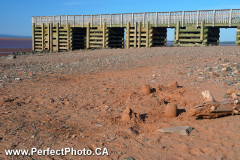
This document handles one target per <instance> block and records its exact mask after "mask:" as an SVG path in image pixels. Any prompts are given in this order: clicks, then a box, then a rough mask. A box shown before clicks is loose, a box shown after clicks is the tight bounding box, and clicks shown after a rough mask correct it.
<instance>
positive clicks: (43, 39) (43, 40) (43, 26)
mask: <svg viewBox="0 0 240 160" xmlns="http://www.w3.org/2000/svg"><path fill="white" fill-rule="evenodd" d="M42 50H44V23H42Z"/></svg>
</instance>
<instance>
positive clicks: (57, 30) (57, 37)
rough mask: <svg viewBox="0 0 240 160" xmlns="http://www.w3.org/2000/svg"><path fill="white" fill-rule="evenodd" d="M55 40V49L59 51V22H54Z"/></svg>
mask: <svg viewBox="0 0 240 160" xmlns="http://www.w3.org/2000/svg"><path fill="white" fill-rule="evenodd" d="M56 41H57V42H56V47H57V51H59V23H57V24H56Z"/></svg>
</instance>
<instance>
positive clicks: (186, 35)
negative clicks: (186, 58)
mask: <svg viewBox="0 0 240 160" xmlns="http://www.w3.org/2000/svg"><path fill="white" fill-rule="evenodd" d="M200 36H201V35H200V34H179V37H200Z"/></svg>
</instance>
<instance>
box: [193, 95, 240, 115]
mask: <svg viewBox="0 0 240 160" xmlns="http://www.w3.org/2000/svg"><path fill="white" fill-rule="evenodd" d="M202 95H203V100H204V101H205V102H204V103H203V104H201V105H198V106H195V107H194V108H192V109H191V112H190V114H191V116H194V117H197V118H217V117H222V116H227V115H234V114H238V113H239V108H240V103H239V102H238V99H236V98H235V99H231V100H227V101H221V102H217V101H215V100H214V98H213V96H212V95H211V93H210V92H209V91H204V92H202ZM206 96H209V97H206Z"/></svg>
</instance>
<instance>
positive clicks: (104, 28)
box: [102, 22, 106, 48]
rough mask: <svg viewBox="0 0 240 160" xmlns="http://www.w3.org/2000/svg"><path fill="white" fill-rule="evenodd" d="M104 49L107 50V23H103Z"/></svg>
mask: <svg viewBox="0 0 240 160" xmlns="http://www.w3.org/2000/svg"><path fill="white" fill-rule="evenodd" d="M102 40H103V42H102V43H103V48H105V46H106V22H103V38H102Z"/></svg>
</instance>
